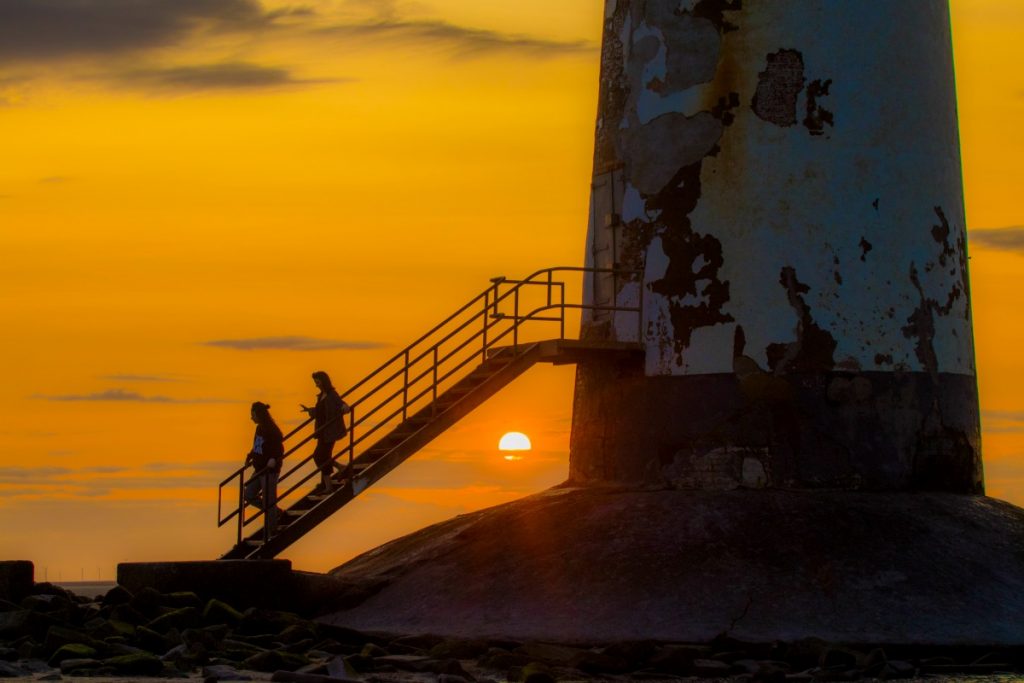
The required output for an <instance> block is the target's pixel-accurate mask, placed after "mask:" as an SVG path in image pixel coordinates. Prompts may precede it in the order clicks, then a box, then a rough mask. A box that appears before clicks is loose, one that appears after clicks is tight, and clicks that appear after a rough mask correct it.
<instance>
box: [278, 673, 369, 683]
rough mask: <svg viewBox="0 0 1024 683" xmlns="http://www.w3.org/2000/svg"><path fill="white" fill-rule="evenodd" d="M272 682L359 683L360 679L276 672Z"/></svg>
mask: <svg viewBox="0 0 1024 683" xmlns="http://www.w3.org/2000/svg"><path fill="white" fill-rule="evenodd" d="M270 680H271V681H280V682H281V683H358V679H352V678H338V677H336V676H323V675H320V674H307V673H300V672H297V671H275V672H274V675H273V676H271V677H270Z"/></svg>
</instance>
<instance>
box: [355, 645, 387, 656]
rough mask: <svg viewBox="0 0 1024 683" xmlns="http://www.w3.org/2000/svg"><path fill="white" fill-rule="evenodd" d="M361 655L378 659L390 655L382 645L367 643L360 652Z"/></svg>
mask: <svg viewBox="0 0 1024 683" xmlns="http://www.w3.org/2000/svg"><path fill="white" fill-rule="evenodd" d="M359 654H361V655H362V656H364V657H374V658H377V657H387V656H388V654H389V653H388V651H387V650H385V649H384V648H382V647H381V646H380V645H375V644H373V643H367V644H366V645H364V646H363V649H362V650H361V651H360V652H359Z"/></svg>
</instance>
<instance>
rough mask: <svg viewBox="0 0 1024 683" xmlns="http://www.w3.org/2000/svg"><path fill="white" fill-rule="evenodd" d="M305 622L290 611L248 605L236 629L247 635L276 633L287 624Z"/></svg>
mask: <svg viewBox="0 0 1024 683" xmlns="http://www.w3.org/2000/svg"><path fill="white" fill-rule="evenodd" d="M306 623H308V622H306V621H305V620H304V619H302V618H301V617H300V616H299V615H297V614H292V613H291V612H279V611H277V610H270V609H260V608H257V607H250V608H249V609H247V610H245V612H243V613H242V619H241V620H240V621H239V622H238V626H237V629H238V631H239V632H240V633H243V634H247V635H261V634H267V633H273V634H276V633H280V632H281V631H283V630H285V629H286V628H288V627H289V626H292V625H295V624H306Z"/></svg>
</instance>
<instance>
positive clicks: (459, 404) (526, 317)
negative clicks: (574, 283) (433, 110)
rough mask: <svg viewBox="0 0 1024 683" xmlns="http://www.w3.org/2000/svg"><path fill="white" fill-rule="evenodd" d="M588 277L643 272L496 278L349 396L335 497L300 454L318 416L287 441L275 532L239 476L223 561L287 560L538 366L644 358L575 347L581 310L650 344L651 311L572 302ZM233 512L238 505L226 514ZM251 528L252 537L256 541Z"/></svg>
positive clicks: (622, 348) (548, 272) (595, 344)
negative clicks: (578, 283)
mask: <svg viewBox="0 0 1024 683" xmlns="http://www.w3.org/2000/svg"><path fill="white" fill-rule="evenodd" d="M580 273H585V274H587V275H589V276H590V277H593V276H595V275H604V274H611V275H613V276H614V277H615V278H616V279H617V278H620V277H621V278H624V279H628V278H633V277H636V276H637V275H638V274H637V273H633V272H630V271H612V270H607V269H596V268H572V267H559V268H548V269H545V270H540V271H537V272H536V273H534V274H533V275H531V276H529V277H528V278H525V279H523V280H509V279H506V278H494V279H493V280H491V286H490V287H488V288H487V289H486V290H485V291H484V292H482V293H481V294H480V295H479V296H477V297H475V298H473V299H472V300H471V301H470V302H469V303H467V304H466V305H465V306H463V307H462V308H460V309H459V310H457V311H456V312H455V313H453V314H452V315H451V316H449V317H448V318H446V319H445V320H444V321H443V322H441V323H440V324H438V325H437V326H436V327H434V328H433V329H432V330H430V331H429V332H427V333H426V334H424V335H423V336H421V337H420V338H419V339H417V340H416V341H415V342H413V343H412V344H410V345H409V346H407V347H406V348H405V349H403V350H402V351H400V352H399V353H397V354H396V355H395V356H393V357H392V358H391V359H390V360H388V361H387V362H386V363H384V364H383V365H382V366H380V367H379V368H377V369H376V370H374V371H373V372H372V373H370V374H369V375H368V376H367V377H366V378H364V379H363V380H361V381H360V382H358V383H357V384H356V385H354V386H353V387H352V388H350V389H348V390H347V391H345V392H344V393H343V394H342V398H344V399H345V402H346V403H348V404H349V406H351V408H352V412H351V413H349V414H348V415H347V416H346V417H347V419H348V420H349V430H348V435H347V436H346V437H345V438H344V439H343V440H342V441H341V442H339V443H338V445H337V448H339V449H340V450H338V451H337V452H336V453H335V454H334V459H335V460H336V461H340V462H341V463H342V464H344V463H346V462H347V463H348V469H347V472H346V475H345V477H344V478H343V479H341V480H339V481H337V484H338V485H337V486H335V487H334V488H333V489H332V491H331V492H330V493H323V492H322V490H320V489H319V488H314V484H318V483H319V481H320V474H319V471H318V470H317V469H316V467H315V466H314V464H313V463H312V448H311V447H310V448H309V450H310V453H309V454H308V455H306V456H305V457H303V458H301V459H299V460H298V461H297V462H296V459H297V458H298V456H297V455H296V453H297V452H298V451H299V450H300V449H302V448H303V447H304V446H306V445H307V444H309V442H310V441H311V440H312V439H313V438H314V436H315V434H314V432H313V429H312V426H311V423H312V419H309V420H307V421H305V422H303V423H302V424H301V425H299V426H298V427H296V428H295V429H294V430H292V431H291V432H290V433H288V434H286V435H285V448H286V451H285V461H284V464H285V467H284V468H283V469H282V471H281V475H280V478H279V480H278V505H279V507H281V508H282V509H283V511H284V512H283V514H282V515H281V516H280V518H279V519H278V523H277V524H276V526H275V528H274V530H273V533H270V530H269V529H268V528H267V527H266V525H262V526H261V525H258V524H257V522H260V521H262V517H263V511H262V510H261V509H259V508H257V507H253V506H249V505H247V504H246V503H245V501H244V496H243V490H244V485H245V481H246V480H247V477H246V473H245V468H240V469H238V470H236V471H235V472H234V473H232V474H231V475H230V476H229V477H227V478H226V479H225V480H224V481H222V482H221V483H220V487H219V489H218V493H217V521H218V526H224V525H225V524H228V523H231V522H234V523H235V525H236V527H237V542H236V544H235V546H234V547H233V548H232V549H231V550H229V551H228V552H227V553H225V554H224V555H223V556H222V558H221V559H243V558H244V559H257V558H271V557H274V556H276V555H277V554H278V553H280V552H281V551H283V550H284V549H285V548H287V547H288V546H290V545H291V544H292V543H294V542H295V541H297V540H299V539H300V538H302V537H303V536H304V535H305V534H307V533H308V532H309V531H311V530H312V529H314V528H315V527H316V526H317V525H318V524H320V523H321V522H323V521H324V520H325V519H327V518H328V517H330V516H331V515H332V514H334V513H335V512H337V511H338V510H339V509H341V508H342V507H344V506H345V505H346V504H347V503H349V501H351V500H352V499H353V498H355V497H356V496H358V495H359V494H360V493H362V492H363V491H365V490H366V489H367V488H368V487H369V486H372V485H373V484H374V483H376V482H377V481H379V480H380V479H381V478H382V477H384V475H386V474H387V473H388V472H391V471H392V470H393V469H395V468H396V467H398V466H399V465H400V464H402V463H403V462H404V461H405V460H406V459H408V458H409V457H410V456H411V455H413V454H414V453H416V452H417V451H418V450H420V449H421V448H423V447H424V446H426V445H427V444H428V443H430V441H432V440H433V439H435V438H436V437H437V436H439V435H440V434H442V433H443V432H444V431H445V430H447V429H448V428H449V427H451V426H452V425H454V424H455V423H456V422H458V421H459V420H461V419H462V418H463V417H465V416H466V415H467V414H469V413H470V412H471V411H472V410H473V409H474V408H476V407H477V406H479V405H480V404H481V403H483V402H484V401H485V400H487V399H488V398H490V397H491V396H493V395H494V394H495V393H497V392H498V391H499V390H501V389H502V388H503V387H504V386H506V385H507V384H509V383H510V382H511V381H512V380H514V379H515V378H516V377H518V376H519V375H521V374H522V373H523V372H525V371H526V370H527V369H529V368H530V367H531V366H533V365H534V364H535V363H554V364H564V363H576V362H578V361H579V360H580V359H583V358H586V357H593V356H594V355H600V356H601V357H606V356H608V355H636V354H642V353H643V350H642V346H641V345H640V343H639V342H608V341H586V340H576V339H567V338H566V336H565V330H566V326H567V325H566V315H567V313H571V312H574V311H576V312H589V314H590V315H600V316H602V317H607V318H609V319H612V322H613V324H614V322H615V320H614V319H615V317H616V316H624V318H623V320H620V322H624V321H626V320H629V326H630V328H631V329H635V330H636V333H635V334H636V336H635V339H638V340H639V339H641V338H642V337H641V335H640V325H641V320H642V319H643V316H642V309H641V305H640V304H638V305H637V306H618V307H616V306H614V305H600V306H599V305H594V304H592V303H584V302H579V303H576V302H570V301H567V299H566V283H565V281H564V279H560V278H561V277H562V276H563V275H565V274H580ZM632 319H635V325H636V327H635V328H632V325H633V322H634V321H633V320H632ZM556 330H557V332H556ZM263 474H264V473H262V472H257V473H255V474H251V475H250V477H251V476H263ZM229 491H230V492H232V495H231V496H228V495H227V493H228V492H229ZM229 499H230V501H231V502H228V501H229ZM228 505H234V507H233V508H231V509H229V510H227V511H225V508H226V507H227V506H228ZM247 529H252V531H250V532H249V533H248V535H246V531H247Z"/></svg>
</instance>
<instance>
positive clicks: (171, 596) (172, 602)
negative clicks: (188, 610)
mask: <svg viewBox="0 0 1024 683" xmlns="http://www.w3.org/2000/svg"><path fill="white" fill-rule="evenodd" d="M160 604H161V605H163V606H165V607H174V608H176V609H180V608H182V607H195V608H196V609H199V608H200V607H202V606H203V601H202V599H201V598H200V597H199V596H198V595H197V594H195V593H193V592H192V591H178V592H176V593H163V594H162V595H161V597H160Z"/></svg>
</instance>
